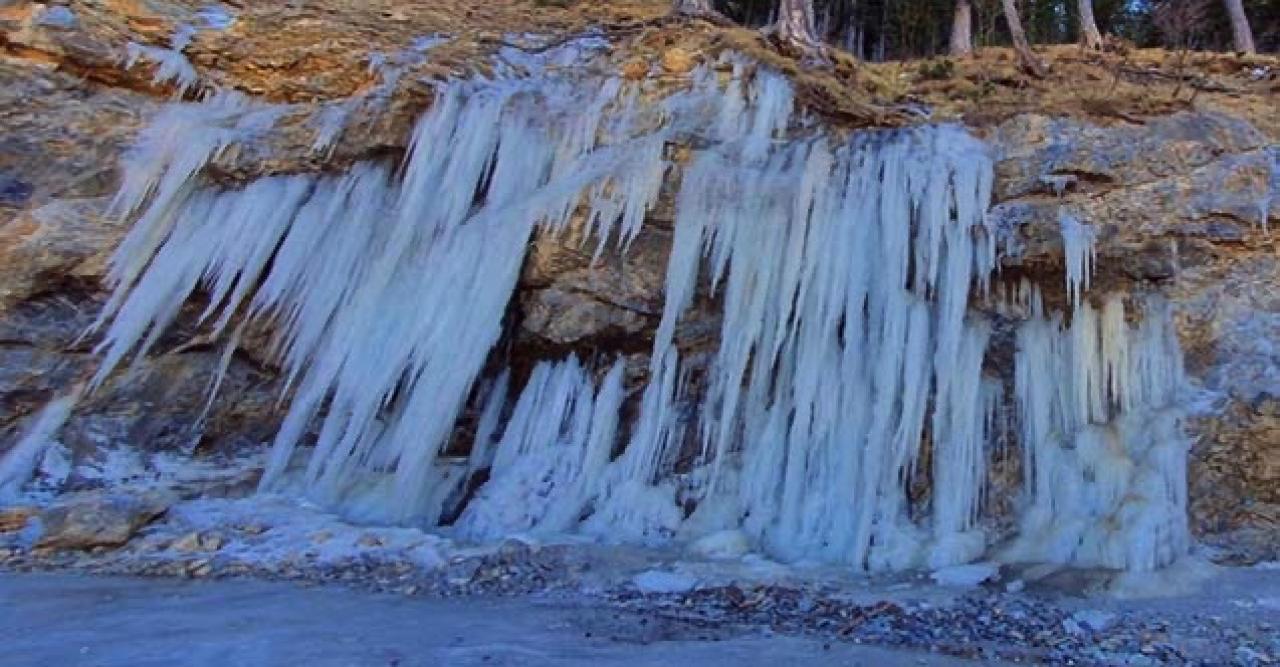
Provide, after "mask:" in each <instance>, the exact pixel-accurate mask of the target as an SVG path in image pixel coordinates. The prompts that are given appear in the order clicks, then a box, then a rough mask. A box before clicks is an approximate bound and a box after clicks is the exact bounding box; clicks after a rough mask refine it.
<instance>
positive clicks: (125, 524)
mask: <svg viewBox="0 0 1280 667" xmlns="http://www.w3.org/2000/svg"><path fill="white" fill-rule="evenodd" d="M172 502H173V498H171V497H169V496H167V495H166V494H162V493H155V492H152V493H126V492H120V491H110V490H101V491H86V492H81V493H75V494H69V495H67V496H63V497H62V498H61V499H60V500H59V501H58V502H57V503H56V504H54V505H52V506H50V507H49V508H48V509H46V510H45V511H44V512H42V513H41V514H40V523H41V533H40V537H39V538H38V539H37V541H36V544H35V546H36V547H37V548H43V549H79V550H86V549H92V548H94V547H118V546H121V545H123V544H125V543H126V542H128V541H129V540H130V539H131V538H132V537H133V536H134V535H135V534H136V533H137V532H138V530H140V529H141V528H142V527H143V526H145V525H147V524H148V523H151V522H152V521H153V520H155V519H156V518H157V517H159V516H160V515H162V514H164V513H165V512H166V511H167V510H168V509H169V506H170V504H172Z"/></svg>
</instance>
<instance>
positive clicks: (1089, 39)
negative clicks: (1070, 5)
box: [1076, 0, 1102, 51]
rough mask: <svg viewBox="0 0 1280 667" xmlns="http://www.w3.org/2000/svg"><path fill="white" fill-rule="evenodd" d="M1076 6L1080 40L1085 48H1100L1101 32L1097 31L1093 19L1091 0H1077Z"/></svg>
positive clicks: (1095, 22)
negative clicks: (1078, 12) (1078, 17)
mask: <svg viewBox="0 0 1280 667" xmlns="http://www.w3.org/2000/svg"><path fill="white" fill-rule="evenodd" d="M1076 6H1077V7H1078V8H1079V11H1080V41H1081V42H1083V43H1084V47H1085V48H1086V49H1093V50H1094V51H1101V50H1102V33H1101V32H1099V31H1098V22H1097V21H1095V20H1094V19H1093V0H1078V1H1077V3H1076Z"/></svg>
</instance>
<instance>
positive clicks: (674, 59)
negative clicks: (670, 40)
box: [662, 46, 698, 74]
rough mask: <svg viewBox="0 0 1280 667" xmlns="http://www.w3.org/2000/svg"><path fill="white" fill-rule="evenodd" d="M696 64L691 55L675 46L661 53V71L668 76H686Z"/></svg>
mask: <svg viewBox="0 0 1280 667" xmlns="http://www.w3.org/2000/svg"><path fill="white" fill-rule="evenodd" d="M697 64H698V61H697V59H696V58H695V57H694V56H693V54H691V53H689V52H688V51H685V50H684V49H682V48H680V47H678V46H675V47H672V48H669V49H667V50H666V51H664V52H663V53H662V69H664V70H666V71H667V73H668V74H688V73H689V72H690V71H691V70H692V69H693V68H694V66H695V65H697Z"/></svg>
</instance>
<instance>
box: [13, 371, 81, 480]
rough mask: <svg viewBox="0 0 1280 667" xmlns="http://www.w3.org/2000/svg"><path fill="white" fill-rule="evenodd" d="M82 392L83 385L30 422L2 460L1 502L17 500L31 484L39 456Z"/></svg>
mask: <svg viewBox="0 0 1280 667" xmlns="http://www.w3.org/2000/svg"><path fill="white" fill-rule="evenodd" d="M83 389H84V384H83V383H80V384H77V385H76V386H75V387H74V388H72V390H71V391H70V392H69V393H67V394H65V395H63V396H60V397H58V398H55V399H53V400H52V401H49V402H48V403H47V404H46V405H45V406H44V407H43V408H41V409H40V411H39V412H37V413H35V415H33V416H32V417H31V418H30V419H29V420H28V423H27V426H26V428H25V430H24V432H23V434H22V437H21V438H19V439H18V441H17V442H16V443H15V444H14V445H13V447H11V448H9V451H7V452H5V453H4V456H2V457H0V500H9V499H12V498H14V497H16V496H17V495H18V494H19V493H20V492H21V491H22V487H23V486H24V485H25V484H26V483H27V482H29V481H31V475H32V474H33V473H34V472H35V469H36V466H37V465H39V464H40V457H41V456H42V455H43V454H44V451H45V449H46V448H47V447H48V446H49V443H50V442H51V441H52V440H53V439H54V438H56V437H57V436H58V431H60V430H62V425H63V424H65V423H66V421H67V418H68V417H70V416H71V410H72V409H73V408H74V407H75V406H76V401H78V400H80V394H81V392H82V391H83Z"/></svg>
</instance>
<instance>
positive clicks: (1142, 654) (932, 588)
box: [0, 492, 1280, 667]
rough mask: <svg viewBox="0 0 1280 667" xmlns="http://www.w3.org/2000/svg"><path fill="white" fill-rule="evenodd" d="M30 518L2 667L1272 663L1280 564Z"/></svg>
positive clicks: (1, 632) (1277, 646) (5, 545)
mask: <svg viewBox="0 0 1280 667" xmlns="http://www.w3.org/2000/svg"><path fill="white" fill-rule="evenodd" d="M110 493H116V492H108V495H109V494H110ZM94 516H96V515H94ZM41 523H42V522H41V520H40V519H35V520H33V521H32V522H31V523H29V524H28V525H27V527H26V528H25V529H23V530H21V531H19V532H11V533H8V534H5V535H0V538H2V539H0V572H8V573H9V574H4V575H0V637H2V638H4V639H3V640H0V647H2V648H3V652H2V653H0V665H4V667H9V665H26V664H33V665H37V664H38V665H46V664H47V665H75V664H83V665H130V666H132V665H149V664H154V665H170V664H175V663H174V661H173V658H172V655H173V652H174V651H180V655H181V658H182V660H181V662H180V663H178V664H184V665H185V664H197V665H200V664H204V665H219V666H221V665H235V664H246V665H263V664H267V665H271V664H307V665H312V664H318V665H326V664H334V665H365V664H374V665H378V664H387V665H391V664H397V665H407V664H432V665H435V664H486V665H487V664H504V662H503V661H506V664H521V665H524V664H576V663H591V664H594V663H601V664H673V663H674V664H692V663H695V662H705V663H708V664H734V665H737V664H756V663H761V664H768V663H772V664H791V663H792V662H795V661H798V660H805V661H818V664H822V662H823V661H829V662H831V664H857V662H856V661H858V660H861V661H862V664H874V665H883V664H948V663H947V660H955V659H958V658H975V659H985V660H987V661H992V660H1005V661H1009V662H1015V661H1016V662H1033V663H1050V664H1071V665H1137V666H1143V665H1150V666H1154V665H1163V664H1181V665H1206V666H1207V665H1214V666H1216V665H1228V664H1236V665H1245V666H1252V665H1260V666H1261V665H1275V664H1276V660H1277V658H1280V564H1277V563H1263V564H1260V565H1258V566H1254V567H1248V568H1219V567H1215V566H1212V565H1209V564H1208V562H1207V560H1205V559H1204V558H1203V556H1204V555H1205V554H1201V557H1200V558H1192V559H1188V560H1187V561H1185V562H1184V563H1183V564H1181V565H1179V566H1178V567H1175V568H1172V569H1170V570H1168V571H1164V572H1161V573H1160V574H1159V575H1156V576H1146V577H1134V576H1129V577H1124V578H1121V577H1117V576H1116V575H1115V574H1114V573H1109V572H1106V571H1097V570H1092V571H1091V570H1073V569H1064V568H1056V567H1046V566H1030V567H1027V566H1022V567H1018V566H1010V565H1003V566H1000V565H996V564H992V563H985V564H982V563H980V564H975V565H972V566H965V567H962V568H949V569H947V570H943V571H937V572H933V573H930V572H910V573H903V574H899V575H894V576H881V577H874V578H865V577H857V576H854V575H853V574H851V573H850V572H848V571H847V570H843V569H840V568H824V567H816V566H806V565H803V564H796V565H783V564H780V563H776V562H773V561H770V560H768V559H765V558H762V557H760V556H759V555H756V554H751V553H745V554H739V553H736V552H734V551H733V550H729V551H728V552H725V553H716V554H715V555H707V554H701V555H700V554H695V553H692V552H689V551H681V550H645V549H639V548H629V547H619V546H608V545H602V544H594V543H588V542H583V541H581V540H580V539H578V540H574V539H570V538H565V539H561V540H556V539H544V540H536V539H533V538H523V539H511V540H507V541H505V542H501V543H492V544H484V545H473V544H467V543H465V542H458V541H455V540H454V539H451V538H450V537H449V536H448V535H435V534H431V533H427V532H424V531H421V530H418V529H413V528H396V527H386V526H382V527H379V526H369V525H356V524H351V523H348V522H346V521H344V520H342V519H341V518H340V517H336V516H334V515H332V514H329V513H326V512H324V511H323V510H321V509H319V508H316V507H314V506H310V505H307V504H305V503H298V502H297V501H294V500H290V499H287V498H283V497H275V496H262V495H259V496H252V497H249V498H242V499H216V498H202V499H194V500H186V501H178V502H176V503H175V504H173V505H172V506H170V507H169V510H168V512H167V513H166V514H165V516H164V517H162V518H161V519H158V520H156V521H155V522H154V523H152V524H150V525H149V526H147V527H145V528H143V529H142V530H141V531H140V532H139V533H138V534H137V535H135V536H134V537H133V539H131V540H130V541H129V542H128V543H127V544H125V545H123V546H120V547H118V548H101V547H99V548H94V549H90V550H88V551H83V550H50V549H47V548H39V547H34V546H33V540H34V539H35V538H36V536H38V535H39V534H40V531H41V530H42V525H41ZM1202 551H1203V550H1202ZM20 573H23V574H20ZM86 574H88V575H95V577H96V578H93V577H90V578H84V577H83V575H86ZM121 575H148V576H147V578H132V579H130V578H121ZM184 580H185V581H184ZM304 586H307V587H311V588H304ZM10 637H13V638H15V639H12V640H10V639H8V638H10ZM867 647H876V649H875V650H871V649H869V648H867ZM82 649H83V650H85V651H86V653H84V654H83V655H84V656H87V657H81V655H82V654H80V653H79V651H81V650H82ZM69 652H70V653H69ZM68 656H69V657H70V658H73V659H74V660H70V661H69V658H68ZM167 656H168V657H167ZM485 656H488V659H487V660H486V659H485ZM943 656H947V658H946V659H944V658H943ZM77 660H78V661H79V662H77ZM920 660H923V661H924V662H923V663H921V662H919V661H920Z"/></svg>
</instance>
